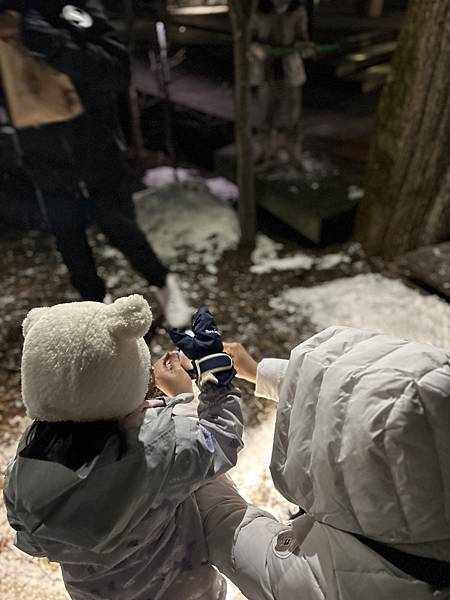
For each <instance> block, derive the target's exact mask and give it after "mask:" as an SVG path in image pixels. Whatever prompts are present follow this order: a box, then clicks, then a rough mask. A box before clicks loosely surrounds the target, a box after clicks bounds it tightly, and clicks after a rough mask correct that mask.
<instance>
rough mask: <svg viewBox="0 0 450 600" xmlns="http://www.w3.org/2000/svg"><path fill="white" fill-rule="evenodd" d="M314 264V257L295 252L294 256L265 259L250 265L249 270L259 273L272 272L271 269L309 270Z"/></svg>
mask: <svg viewBox="0 0 450 600" xmlns="http://www.w3.org/2000/svg"><path fill="white" fill-rule="evenodd" d="M313 264H314V259H313V257H312V256H309V255H308V254H303V253H299V254H295V255H294V256H285V257H284V258H274V259H272V260H266V261H265V262H262V263H260V264H258V265H252V266H251V267H250V271H251V272H252V273H257V274H259V275H261V274H262V273H272V271H291V270H292V271H296V270H299V269H303V270H309V269H310V268H311V267H312V266H313Z"/></svg>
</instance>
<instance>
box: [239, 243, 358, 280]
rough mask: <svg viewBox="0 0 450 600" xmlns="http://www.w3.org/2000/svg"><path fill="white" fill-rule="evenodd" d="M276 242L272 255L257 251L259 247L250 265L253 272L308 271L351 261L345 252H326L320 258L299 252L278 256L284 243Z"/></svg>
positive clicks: (259, 273) (328, 267)
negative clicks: (278, 251)
mask: <svg viewBox="0 0 450 600" xmlns="http://www.w3.org/2000/svg"><path fill="white" fill-rule="evenodd" d="M267 239H269V238H267ZM272 244H274V246H273V247H274V248H275V251H274V252H272V254H271V255H265V256H264V255H262V256H261V255H260V254H258V253H257V250H258V247H257V249H256V250H255V252H254V254H253V255H252V258H253V263H254V264H253V265H252V266H251V267H250V271H251V272H252V273H256V274H258V275H261V274H262V273H272V272H274V271H298V270H304V271H308V270H309V269H312V268H313V267H315V268H316V269H332V268H334V267H337V266H338V265H340V264H343V263H349V262H351V259H350V256H349V255H348V254H346V253H344V252H336V253H333V254H325V255H324V256H321V257H319V258H314V257H313V256H311V255H309V254H306V253H305V252H297V253H296V254H292V255H291V256H284V257H283V258H278V256H277V252H276V250H277V249H279V248H280V247H282V244H276V243H275V242H272Z"/></svg>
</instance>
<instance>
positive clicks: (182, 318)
mask: <svg viewBox="0 0 450 600" xmlns="http://www.w3.org/2000/svg"><path fill="white" fill-rule="evenodd" d="M155 296H156V299H157V301H158V304H159V306H160V307H161V310H162V312H163V314H164V318H165V320H166V321H167V323H168V324H169V325H170V327H178V328H180V329H186V328H188V327H191V324H192V323H191V321H192V315H193V313H194V309H193V308H192V307H190V306H189V305H188V303H187V302H186V300H185V299H184V296H183V292H182V291H181V288H180V284H179V282H178V277H177V276H176V275H174V274H173V273H169V275H167V277H166V285H165V286H164V287H163V288H161V289H158V290H156V292H155Z"/></svg>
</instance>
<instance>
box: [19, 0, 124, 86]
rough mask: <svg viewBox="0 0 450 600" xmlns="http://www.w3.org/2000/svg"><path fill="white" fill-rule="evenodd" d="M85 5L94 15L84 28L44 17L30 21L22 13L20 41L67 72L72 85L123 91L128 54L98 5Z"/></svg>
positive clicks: (49, 63)
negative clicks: (61, 24) (58, 25)
mask: <svg viewBox="0 0 450 600" xmlns="http://www.w3.org/2000/svg"><path fill="white" fill-rule="evenodd" d="M85 9H86V12H88V13H89V15H90V16H91V17H92V19H93V25H92V27H90V28H87V29H86V31H83V30H79V29H76V28H75V27H69V28H55V27H53V26H51V25H49V24H48V23H46V22H45V21H43V20H39V19H38V20H37V21H35V22H33V18H27V16H26V15H25V16H24V17H23V19H22V41H23V43H24V45H25V46H26V47H27V48H28V49H29V50H30V52H31V53H32V54H33V55H35V56H36V57H37V58H40V59H42V60H44V61H45V62H46V63H47V64H48V65H49V66H51V67H52V68H54V69H55V70H57V71H59V72H61V73H64V74H66V75H67V76H68V77H69V78H70V79H71V81H72V82H73V84H74V85H75V87H77V86H90V87H92V88H93V89H97V90H99V91H113V92H123V91H126V89H127V88H128V85H129V81H130V62H129V58H128V54H127V52H126V50H125V48H124V46H123V45H122V44H121V43H120V42H119V41H118V40H117V39H116V37H115V31H114V29H113V27H112V26H111V25H110V24H109V22H108V20H107V19H106V16H105V14H104V12H103V9H102V7H101V5H100V4H99V3H98V2H96V1H94V0H91V1H88V2H86V4H85ZM38 17H39V15H38ZM46 26H47V28H46ZM47 40H48V43H47Z"/></svg>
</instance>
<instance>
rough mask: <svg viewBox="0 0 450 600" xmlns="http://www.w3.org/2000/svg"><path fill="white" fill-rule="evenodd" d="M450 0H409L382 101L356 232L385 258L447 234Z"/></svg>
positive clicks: (371, 251)
mask: <svg viewBox="0 0 450 600" xmlns="http://www.w3.org/2000/svg"><path fill="white" fill-rule="evenodd" d="M449 150H450V0H411V1H410V4H409V9H408V12H407V14H406V17H405V21H404V25H403V27H402V30H401V33H400V36H399V40H398V47H397V50H396V53H395V55H394V58H393V62H392V73H391V76H390V77H389V79H388V81H387V83H386V85H385V88H384V90H383V94H382V97H381V100H380V104H379V108H378V114H377V123H376V128H375V134H374V138H373V140H372V144H371V148H370V152H369V161H368V168H367V177H366V185H365V196H364V199H363V200H362V202H361V204H360V207H359V210H358V214H357V219H356V224H355V230H354V237H355V239H357V240H358V241H360V242H361V243H362V245H363V246H364V248H365V249H366V250H367V252H368V253H369V254H372V255H379V256H382V257H384V258H387V259H390V258H393V257H394V256H396V255H398V254H400V253H403V252H406V251H409V250H413V249H415V248H418V247H420V246H424V245H427V244H432V243H437V242H441V241H444V240H445V239H448V237H449V235H450V160H449V155H450V154H449Z"/></svg>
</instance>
